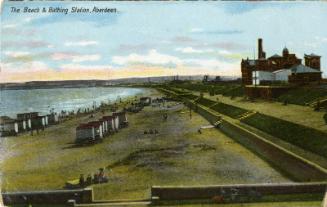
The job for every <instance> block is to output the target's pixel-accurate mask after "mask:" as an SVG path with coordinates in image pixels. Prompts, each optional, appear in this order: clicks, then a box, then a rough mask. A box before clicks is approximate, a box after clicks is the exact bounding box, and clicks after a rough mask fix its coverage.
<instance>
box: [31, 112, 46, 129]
mask: <svg viewBox="0 0 327 207" xmlns="http://www.w3.org/2000/svg"><path fill="white" fill-rule="evenodd" d="M31 122H32V129H44V128H45V127H46V126H47V125H48V119H47V116H46V115H37V116H33V117H32V118H31Z"/></svg>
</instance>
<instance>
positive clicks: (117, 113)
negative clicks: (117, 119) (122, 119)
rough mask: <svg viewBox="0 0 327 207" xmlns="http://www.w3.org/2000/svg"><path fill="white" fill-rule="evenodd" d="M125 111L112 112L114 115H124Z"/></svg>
mask: <svg viewBox="0 0 327 207" xmlns="http://www.w3.org/2000/svg"><path fill="white" fill-rule="evenodd" d="M124 114H125V111H120V112H114V113H112V115H113V116H119V115H124Z"/></svg>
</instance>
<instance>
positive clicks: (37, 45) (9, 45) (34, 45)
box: [1, 40, 49, 49]
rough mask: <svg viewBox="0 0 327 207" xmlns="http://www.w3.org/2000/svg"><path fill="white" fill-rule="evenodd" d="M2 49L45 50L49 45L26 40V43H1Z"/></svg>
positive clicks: (43, 42)
mask: <svg viewBox="0 0 327 207" xmlns="http://www.w3.org/2000/svg"><path fill="white" fill-rule="evenodd" d="M1 45H2V47H3V48H32V49H33V48H43V47H44V48H45V47H47V46H48V45H49V43H47V42H45V41H38V40H26V41H3V42H1Z"/></svg>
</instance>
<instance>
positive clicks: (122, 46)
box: [116, 43, 156, 52]
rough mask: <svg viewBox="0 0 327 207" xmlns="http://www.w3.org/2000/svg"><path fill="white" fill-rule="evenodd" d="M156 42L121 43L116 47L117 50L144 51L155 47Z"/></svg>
mask: <svg viewBox="0 0 327 207" xmlns="http://www.w3.org/2000/svg"><path fill="white" fill-rule="evenodd" d="M155 46H156V44H151V43H142V44H120V45H119V46H118V48H117V49H116V51H117V52H143V51H148V50H149V49H150V48H153V47H155Z"/></svg>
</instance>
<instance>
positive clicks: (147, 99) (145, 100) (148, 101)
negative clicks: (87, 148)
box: [140, 97, 151, 106]
mask: <svg viewBox="0 0 327 207" xmlns="http://www.w3.org/2000/svg"><path fill="white" fill-rule="evenodd" d="M140 103H141V104H142V105H143V106H150V104H151V97H141V98H140Z"/></svg>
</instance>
